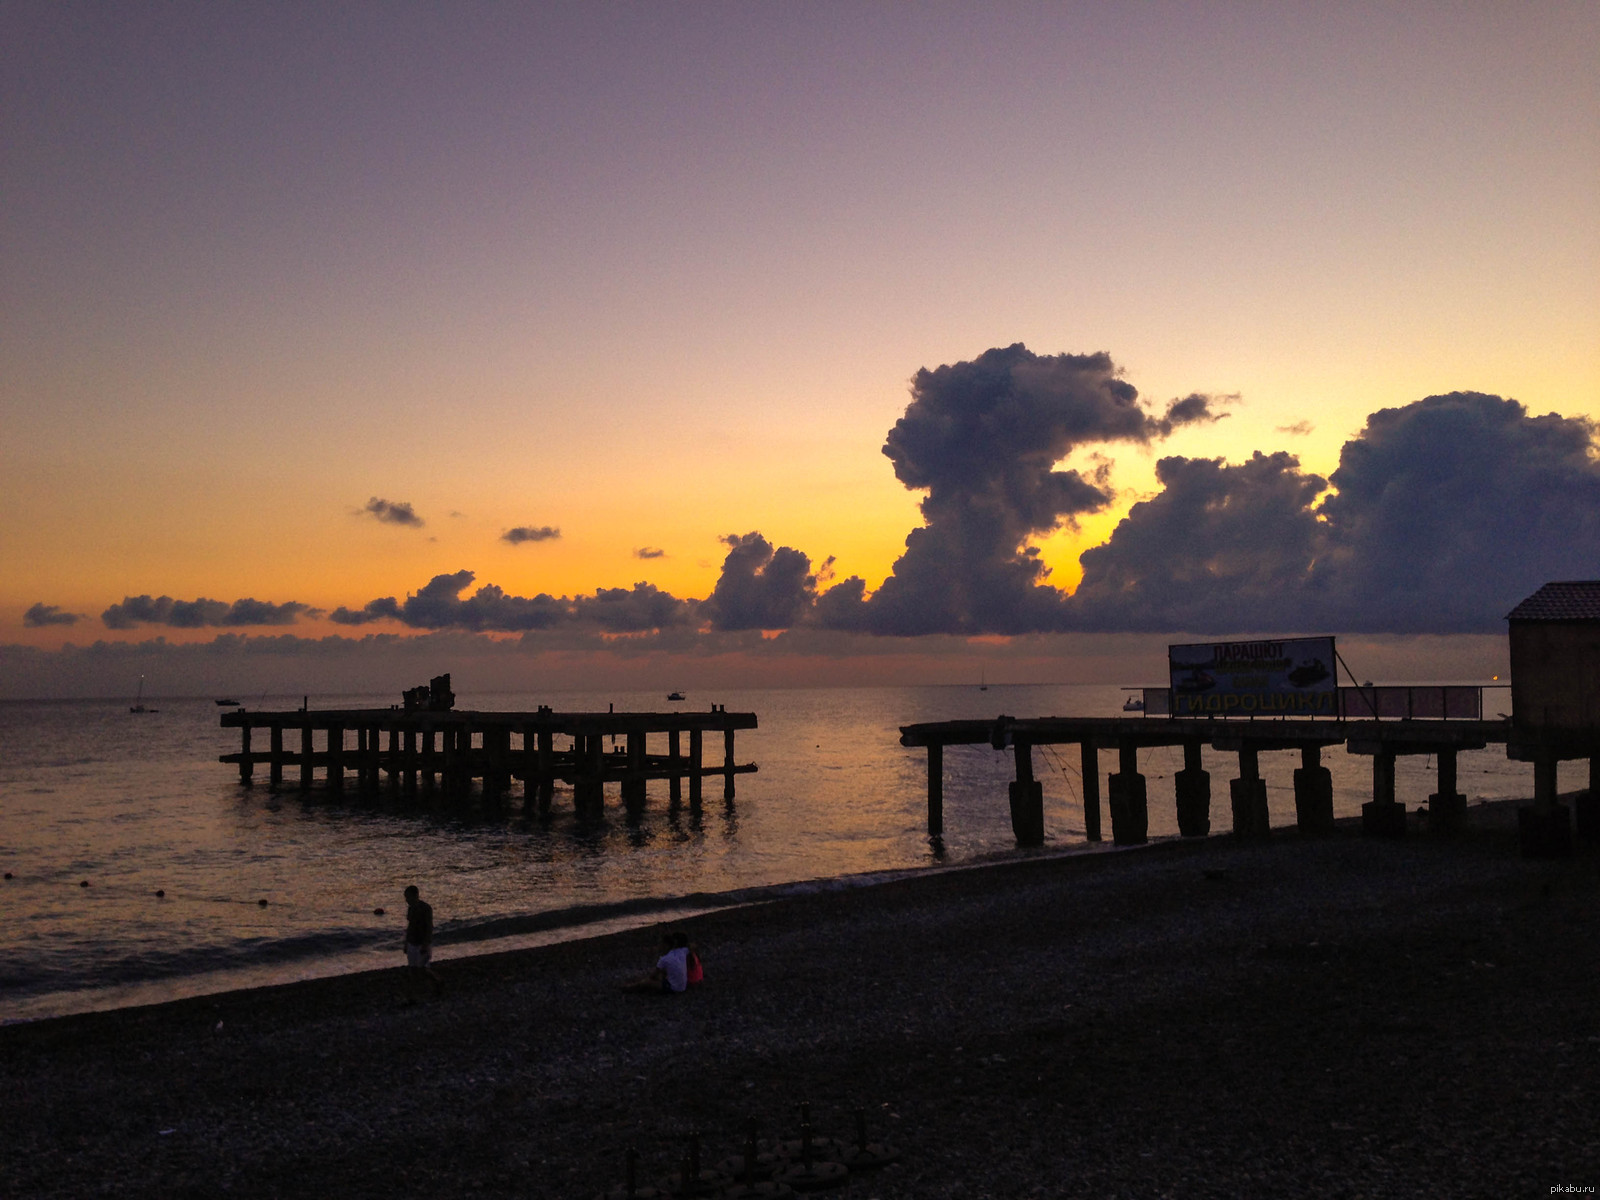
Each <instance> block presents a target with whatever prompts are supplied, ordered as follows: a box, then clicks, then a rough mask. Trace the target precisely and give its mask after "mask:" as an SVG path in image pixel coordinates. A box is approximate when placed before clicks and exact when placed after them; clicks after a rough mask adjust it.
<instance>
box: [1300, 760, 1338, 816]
mask: <svg viewBox="0 0 1600 1200" xmlns="http://www.w3.org/2000/svg"><path fill="white" fill-rule="evenodd" d="M1294 821H1295V824H1296V825H1297V826H1299V828H1300V832H1301V833H1332V832H1333V775H1332V774H1331V773H1330V772H1329V770H1328V768H1327V767H1325V766H1323V765H1322V747H1321V746H1301V747H1300V765H1299V766H1298V767H1296V768H1295V772H1294Z"/></svg>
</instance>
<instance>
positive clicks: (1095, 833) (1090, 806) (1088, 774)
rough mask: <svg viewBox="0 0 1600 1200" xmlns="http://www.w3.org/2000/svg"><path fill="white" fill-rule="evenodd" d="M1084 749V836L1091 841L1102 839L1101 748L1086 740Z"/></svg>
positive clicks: (1082, 747)
mask: <svg viewBox="0 0 1600 1200" xmlns="http://www.w3.org/2000/svg"><path fill="white" fill-rule="evenodd" d="M1080 749H1081V750H1082V751H1083V775H1082V779H1081V780H1080V782H1081V783H1082V784H1083V836H1084V837H1085V838H1087V839H1088V840H1089V841H1091V842H1098V841H1099V840H1100V750H1099V748H1098V747H1097V746H1096V745H1095V744H1094V743H1093V742H1084V743H1083V745H1082V746H1081V747H1080Z"/></svg>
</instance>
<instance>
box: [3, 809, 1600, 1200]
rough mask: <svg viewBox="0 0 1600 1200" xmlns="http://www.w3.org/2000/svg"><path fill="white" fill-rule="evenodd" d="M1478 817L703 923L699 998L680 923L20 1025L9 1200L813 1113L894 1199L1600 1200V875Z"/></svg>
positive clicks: (1018, 872)
mask: <svg viewBox="0 0 1600 1200" xmlns="http://www.w3.org/2000/svg"><path fill="white" fill-rule="evenodd" d="M1470 818H1471V823H1472V828H1471V830H1470V831H1468V832H1467V833H1465V834H1463V835H1461V836H1458V837H1454V838H1449V839H1445V838H1440V837H1436V836H1431V835H1429V834H1428V833H1427V832H1426V831H1425V830H1424V829H1421V828H1413V829H1412V830H1411V831H1410V832H1409V833H1408V835H1407V836H1406V837H1404V838H1400V839H1394V840H1379V839H1373V838H1367V837H1363V836H1361V834H1360V832H1359V828H1358V823H1354V824H1353V823H1351V822H1349V821H1343V822H1341V823H1340V826H1339V829H1338V831H1337V832H1336V833H1334V834H1332V835H1330V836H1326V837H1322V838H1309V837H1306V838H1303V837H1301V836H1299V835H1298V834H1297V833H1295V832H1294V831H1278V832H1275V833H1274V835H1273V836H1272V837H1271V838H1270V839H1269V840H1266V841H1264V842H1260V843H1243V842H1238V841H1236V840H1234V839H1233V838H1231V837H1229V836H1225V835H1224V836H1214V837H1212V838H1208V839H1204V840H1201V841H1195V842H1176V841H1169V842H1161V843H1157V844H1152V845H1149V846H1144V847H1136V848H1129V849H1111V848H1106V849H1103V850H1098V851H1094V852H1091V853H1079V854H1069V855H1056V854H1051V855H1041V856H1039V857H1037V858H1033V859H1028V860H1023V861H1011V862H1006V863H1001V864H994V865H987V866H976V867H968V868H961V869H950V870H944V871H939V872H930V873H926V874H921V875H917V876H914V877H911V878H905V879H899V880H895V881H891V882H885V883H881V884H877V885H875V886H871V887H860V888H826V887H823V888H819V889H818V890H817V891H815V892H813V893H808V894H800V895H793V896H789V897H786V898H784V899H783V900H781V901H778V902H774V903H762V904H751V905H745V906H742V907H734V908H728V909H723V910H720V911H715V912H711V913H701V914H698V915H696V916H694V917H693V918H691V919H688V920H685V921H683V922H681V924H682V925H683V927H685V928H686V929H687V930H688V932H689V934H690V936H691V937H692V938H693V939H694V941H695V942H696V944H697V945H698V946H699V948H700V951H701V954H702V956H703V958H704V961H705V964H706V973H707V980H706V982H705V984H704V985H702V986H701V987H699V988H696V989H693V990H691V991H690V992H689V993H686V994H684V995H682V996H674V997H660V996H639V995H629V994H624V993H623V992H622V991H621V989H620V986H619V985H620V984H622V983H623V982H625V981H627V980H628V979H630V978H632V977H635V976H637V975H638V973H639V972H640V971H641V970H642V969H644V968H645V967H648V966H649V965H650V963H651V962H652V961H653V958H654V954H655V945H656V939H657V937H658V935H659V934H660V932H661V928H662V927H653V928H646V929H640V930H635V931H631V932H626V933H618V934H612V935H609V936H605V937H598V938H591V939H586V940H578V941H572V942H566V943H562V944H558V945H553V946H546V947H540V948H536V949H531V950H521V951H515V952H510V953H503V954H494V955H485V956H480V957H473V958H462V959H456V960H452V961H448V962H445V963H442V964H440V967H439V974H440V976H441V977H442V979H443V984H444V986H443V990H442V992H441V993H440V994H438V995H434V994H432V992H431V990H430V989H426V988H413V987H412V986H410V981H409V980H408V979H407V978H406V977H405V974H404V972H403V971H402V970H401V969H399V968H398V967H397V968H396V969H393V970H382V971H371V972H366V973H362V974H356V975H348V976H342V977H338V978H331V979H322V980H315V981H309V982H303V983H294V984H288V985H283V986H279V987H271V988H261V989H255V990H251V991H242V992H233V993H226V994H222V995H216V996H209V997H197V998H192V999H187V1000H181V1001H176V1002H173V1003H168V1004H163V1005H156V1006H150V1007H145V1008H132V1009H121V1010H116V1011H112V1012H102V1013H88V1014H83V1015H78V1016H70V1017H63V1018H58V1019H53V1020H41V1021H35V1022H30V1023H21V1024H16V1025H11V1026H7V1027H4V1028H0V1127H3V1128H4V1129H5V1131H6V1132H5V1137H4V1140H3V1143H0V1162H3V1164H4V1168H3V1175H0V1195H5V1196H16V1197H35V1196H37V1197H55V1196H60V1197H80V1196H91V1195H93V1196H141V1197H142V1196H151V1197H155V1196H161V1197H202V1196H205V1197H210V1196H218V1195H228V1196H263V1197H265V1196H308V1195H327V1196H340V1197H365V1196H373V1197H377V1196H433V1197H458V1196H460V1197H465V1196H540V1197H545V1196H548V1197H563V1196H572V1197H590V1196H595V1195H600V1194H604V1193H608V1192H611V1191H613V1190H616V1189H621V1188H622V1187H623V1184H624V1179H625V1172H626V1165H625V1164H626V1161H627V1152H628V1150H629V1149H630V1148H632V1149H634V1150H635V1152H636V1153H637V1162H638V1167H637V1175H636V1182H637V1184H638V1185H639V1187H640V1188H641V1190H642V1189H643V1188H644V1187H646V1186H657V1187H662V1186H669V1185H676V1184H677V1183H678V1182H680V1181H681V1179H682V1174H681V1162H682V1159H683V1157H684V1156H685V1155H686V1154H687V1153H688V1147H689V1145H690V1143H691V1139H697V1142H698V1145H699V1146H700V1154H701V1161H702V1164H703V1165H705V1166H707V1167H709V1166H711V1165H713V1164H715V1163H716V1162H717V1161H719V1160H722V1159H727V1158H730V1157H733V1156H736V1155H737V1154H738V1152H739V1150H740V1148H741V1147H742V1145H743V1141H744V1137H745V1131H746V1130H747V1128H748V1127H749V1126H750V1124H751V1123H752V1122H753V1123H754V1125H755V1126H756V1128H757V1129H758V1132H759V1135H760V1136H761V1137H762V1138H764V1139H769V1140H774V1141H781V1140H783V1139H788V1138H795V1137H798V1135H799V1121H800V1113H801V1106H802V1104H804V1105H806V1106H807V1111H808V1112H809V1113H810V1116H811V1120H812V1123H813V1125H814V1127H815V1130H816V1132H817V1135H818V1136H819V1137H837V1138H840V1139H844V1140H846V1141H849V1140H851V1139H853V1138H854V1136H855V1131H856V1122H857V1120H858V1118H857V1113H858V1112H859V1113H860V1114H861V1118H860V1119H862V1120H864V1122H865V1125H866V1129H867V1134H868V1138H869V1139H870V1140H871V1141H873V1142H875V1143H879V1144H883V1143H887V1144H889V1145H890V1146H891V1147H892V1148H893V1150H894V1151H896V1152H897V1157H896V1159H895V1161H894V1162H892V1163H891V1164H890V1165H888V1166H885V1167H882V1168H880V1169H878V1170H874V1171H871V1172H861V1173H857V1174H854V1175H851V1176H848V1177H847V1178H846V1180H845V1182H844V1183H843V1184H842V1186H841V1187H839V1188H838V1189H836V1190H835V1191H834V1192H833V1193H832V1194H838V1195H847V1196H855V1197H880V1198H882V1200H890V1198H897V1197H982V1196H1095V1197H1241V1196H1318V1197H1349V1198H1355V1197H1374V1198H1376V1197H1397V1196H1449V1197H1474V1196H1481V1197H1486V1198H1487V1197H1495V1198H1506V1197H1518V1196H1528V1197H1533V1196H1547V1195H1552V1194H1563V1193H1560V1192H1559V1191H1557V1190H1556V1189H1561V1188H1594V1187H1596V1186H1600V1140H1597V1138H1596V1136H1595V1135H1596V1129H1597V1124H1596V1121H1595V1117H1594V1097H1595V1096H1596V1095H1597V1094H1600V1009H1597V1007H1596V1005H1595V1002H1594V997H1595V996H1596V995H1597V994H1600V938H1597V937H1596V936H1595V935H1596V917H1597V915H1600V859H1597V857H1596V854H1595V851H1594V850H1593V849H1592V848H1583V849H1580V851H1579V853H1578V855H1577V856H1576V857H1574V858H1572V859H1568V860H1564V861H1557V862H1536V861H1529V860H1526V859H1523V858H1521V857H1520V856H1519V855H1518V852H1517V847H1516V839H1515V832H1514V827H1515V820H1514V818H1515V811H1514V806H1513V805H1510V804H1505V803H1497V804H1484V805H1479V806H1475V807H1474V808H1473V809H1472V812H1471V814H1470ZM424 891H425V892H426V888H424ZM441 915H443V914H441ZM398 940H399V931H398V929H397V932H396V943H397V949H396V956H395V958H396V962H397V963H398V962H400V961H401V959H400V955H399V951H398ZM619 1194H621V1193H620V1192H619Z"/></svg>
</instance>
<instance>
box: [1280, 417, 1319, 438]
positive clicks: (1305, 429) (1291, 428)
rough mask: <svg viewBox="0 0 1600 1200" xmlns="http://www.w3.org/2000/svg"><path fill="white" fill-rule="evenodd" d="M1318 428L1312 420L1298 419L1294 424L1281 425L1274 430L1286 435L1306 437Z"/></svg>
mask: <svg viewBox="0 0 1600 1200" xmlns="http://www.w3.org/2000/svg"><path fill="white" fill-rule="evenodd" d="M1316 428H1317V427H1316V426H1315V425H1313V424H1312V423H1311V422H1310V421H1296V422H1295V423H1294V424H1293V425H1279V426H1278V427H1277V428H1276V429H1274V430H1273V431H1272V432H1273V433H1281V434H1283V435H1284V436H1286V437H1306V436H1308V435H1309V434H1312V433H1314V432H1316Z"/></svg>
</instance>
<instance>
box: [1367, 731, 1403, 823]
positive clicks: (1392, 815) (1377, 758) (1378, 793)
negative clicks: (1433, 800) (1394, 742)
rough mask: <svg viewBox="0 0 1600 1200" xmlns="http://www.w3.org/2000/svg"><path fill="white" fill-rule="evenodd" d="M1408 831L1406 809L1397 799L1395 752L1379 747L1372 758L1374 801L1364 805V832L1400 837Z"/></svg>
mask: <svg viewBox="0 0 1600 1200" xmlns="http://www.w3.org/2000/svg"><path fill="white" fill-rule="evenodd" d="M1405 831H1406V806H1405V805H1404V804H1400V803H1398V802H1397V801H1396V800H1395V796H1394V751H1393V750H1391V749H1389V748H1388V747H1385V746H1380V747H1379V748H1378V751H1377V753H1376V754H1374V755H1373V756H1372V799H1371V800H1370V801H1369V802H1368V803H1366V804H1363V805H1362V806H1361V832H1362V833H1367V834H1373V835H1375V836H1378V837H1401V836H1403V835H1404V834H1405Z"/></svg>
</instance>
